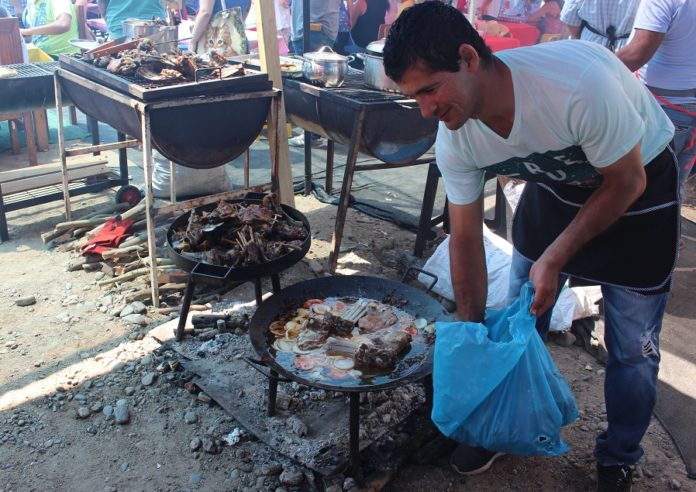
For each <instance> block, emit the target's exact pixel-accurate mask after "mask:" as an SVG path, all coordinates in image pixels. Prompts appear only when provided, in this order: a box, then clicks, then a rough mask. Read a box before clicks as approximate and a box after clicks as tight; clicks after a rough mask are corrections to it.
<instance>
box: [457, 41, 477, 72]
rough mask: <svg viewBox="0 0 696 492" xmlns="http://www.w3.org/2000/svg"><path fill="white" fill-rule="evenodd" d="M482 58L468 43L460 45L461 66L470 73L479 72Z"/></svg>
mask: <svg viewBox="0 0 696 492" xmlns="http://www.w3.org/2000/svg"><path fill="white" fill-rule="evenodd" d="M479 62H480V58H479V56H478V53H477V52H476V50H475V49H474V47H473V46H471V45H470V44H467V43H462V44H460V45H459V64H460V67H466V68H467V70H469V71H477V70H478V67H479Z"/></svg>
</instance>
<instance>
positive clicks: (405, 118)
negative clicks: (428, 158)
mask: <svg viewBox="0 0 696 492" xmlns="http://www.w3.org/2000/svg"><path fill="white" fill-rule="evenodd" d="M283 90H284V92H285V107H286V111H287V114H288V116H289V118H290V120H291V121H292V123H293V124H295V125H297V126H301V127H302V128H305V129H307V130H309V131H312V132H315V133H318V134H320V135H323V136H326V137H328V138H330V139H331V140H333V141H335V142H338V143H340V144H343V145H348V144H350V143H351V141H352V138H353V123H354V121H355V118H356V116H357V115H358V114H359V112H360V111H361V110H364V111H365V122H364V127H363V131H362V135H361V137H360V142H359V145H360V152H362V153H364V154H367V155H370V156H372V157H375V158H377V159H379V160H381V161H383V162H386V163H389V164H406V163H409V162H412V161H414V160H415V159H417V158H418V157H420V156H421V155H423V154H424V153H425V152H426V151H427V150H428V149H430V147H431V146H432V145H433V143H434V142H435V136H436V134H437V120H435V119H425V118H423V117H422V116H421V113H420V110H419V109H418V105H417V104H416V103H415V101H408V100H404V96H401V95H395V94H393V93H388V92H382V91H377V90H374V89H369V88H367V87H365V86H364V82H363V75H362V73H360V74H359V75H355V74H352V76H349V77H348V78H347V80H346V82H345V83H344V85H343V86H342V87H340V88H337V89H322V88H318V87H313V86H310V85H309V84H305V83H302V82H299V81H295V80H290V79H285V80H284V82H283Z"/></svg>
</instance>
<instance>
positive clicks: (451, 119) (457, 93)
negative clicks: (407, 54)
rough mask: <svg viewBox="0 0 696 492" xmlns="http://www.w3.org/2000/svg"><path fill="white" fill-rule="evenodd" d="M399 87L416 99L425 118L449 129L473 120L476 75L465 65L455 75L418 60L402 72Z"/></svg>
mask: <svg viewBox="0 0 696 492" xmlns="http://www.w3.org/2000/svg"><path fill="white" fill-rule="evenodd" d="M399 87H400V88H401V91H402V92H403V93H404V94H406V95H408V96H411V97H413V98H414V99H415V100H416V102H417V103H418V106H419V107H420V110H421V113H422V114H423V117H424V118H437V119H438V120H440V121H442V122H443V123H444V124H445V126H447V128H449V129H450V130H457V129H459V128H461V127H462V125H464V123H466V122H467V120H469V119H470V118H472V117H476V104H477V102H478V94H479V92H478V90H477V85H476V74H475V73H473V72H472V71H471V70H470V69H469V66H468V65H467V64H466V63H465V62H460V68H459V71H458V72H433V71H431V70H430V69H429V68H428V67H427V66H426V65H425V64H424V63H423V62H421V61H419V62H417V63H416V64H415V65H414V66H412V67H411V68H409V69H408V70H407V71H406V72H405V73H404V75H403V77H402V78H401V80H400V81H399Z"/></svg>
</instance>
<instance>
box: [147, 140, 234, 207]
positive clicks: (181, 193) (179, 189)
mask: <svg viewBox="0 0 696 492" xmlns="http://www.w3.org/2000/svg"><path fill="white" fill-rule="evenodd" d="M152 160H153V168H152V169H153V170H152V190H153V193H154V195H155V197H157V198H169V195H170V194H169V188H170V186H171V174H170V173H169V160H168V159H167V158H166V157H164V156H163V155H162V154H160V153H159V152H157V151H156V150H153V151H152ZM174 169H175V172H176V180H175V187H176V196H177V197H185V196H192V195H214V194H215V193H222V192H223V191H229V190H231V189H232V183H231V182H230V179H229V177H228V176H227V166H218V167H213V168H211V169H193V168H190V167H185V166H180V165H178V164H176V165H175V166H174Z"/></svg>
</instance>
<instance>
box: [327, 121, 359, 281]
mask: <svg viewBox="0 0 696 492" xmlns="http://www.w3.org/2000/svg"><path fill="white" fill-rule="evenodd" d="M364 123H365V109H361V110H360V112H359V113H358V114H357V115H356V117H355V121H353V138H352V140H351V142H350V149H349V150H348V158H347V159H346V171H345V173H344V175H343V186H342V187H341V198H340V201H339V203H338V212H337V213H336V224H335V226H334V232H333V237H332V238H331V252H330V253H329V272H331V273H336V267H337V266H338V254H339V252H340V250H341V238H342V236H343V226H344V225H345V222H346V214H347V213H348V204H349V203H350V190H351V188H352V186H353V173H354V172H355V162H356V161H357V160H358V151H359V149H360V140H361V139H362V130H363V126H364Z"/></svg>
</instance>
